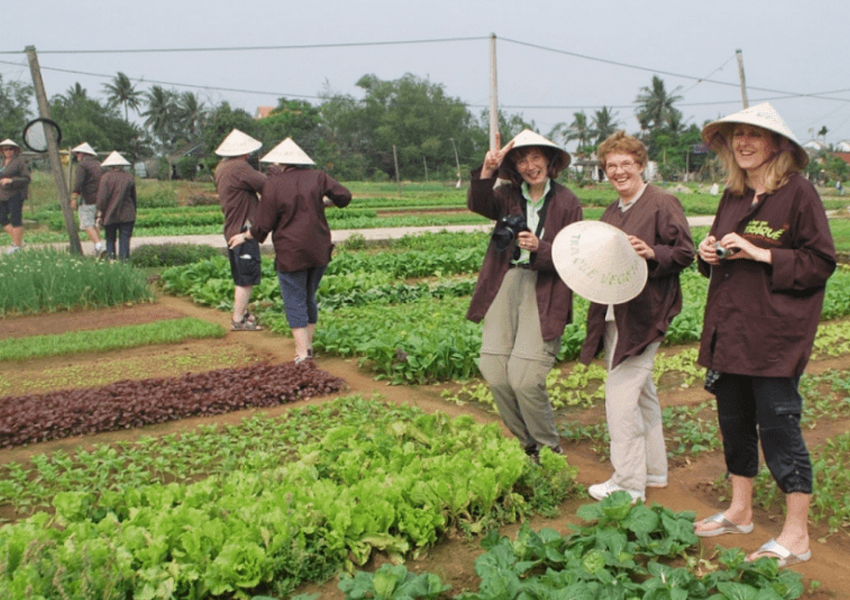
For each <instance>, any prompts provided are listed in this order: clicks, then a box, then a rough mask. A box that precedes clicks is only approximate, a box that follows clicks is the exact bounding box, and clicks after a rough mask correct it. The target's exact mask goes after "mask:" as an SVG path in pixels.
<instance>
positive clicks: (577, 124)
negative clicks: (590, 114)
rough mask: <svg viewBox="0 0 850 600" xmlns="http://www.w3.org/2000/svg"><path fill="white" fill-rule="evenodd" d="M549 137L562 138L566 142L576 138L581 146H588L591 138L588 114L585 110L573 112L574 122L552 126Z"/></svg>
mask: <svg viewBox="0 0 850 600" xmlns="http://www.w3.org/2000/svg"><path fill="white" fill-rule="evenodd" d="M549 137H550V138H551V139H557V138H561V140H562V142H563V143H564V144H566V143H567V142H571V141H573V140H576V141H577V142H578V147H579V148H581V147H582V146H586V145H587V142H588V140H589V139H590V126H589V124H588V122H587V115H586V114H584V111H580V112H575V113H573V122H572V123H570V125H569V126H567V124H566V123H558V124H557V125H555V127H553V128H552V131H551V133H550V134H549Z"/></svg>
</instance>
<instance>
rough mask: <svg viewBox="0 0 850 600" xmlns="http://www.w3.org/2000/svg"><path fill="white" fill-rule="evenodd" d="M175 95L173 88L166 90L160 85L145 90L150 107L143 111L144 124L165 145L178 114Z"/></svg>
mask: <svg viewBox="0 0 850 600" xmlns="http://www.w3.org/2000/svg"><path fill="white" fill-rule="evenodd" d="M174 97H175V92H174V91H173V90H166V89H164V88H163V87H162V86H159V85H155V86H153V87H152V88H151V89H150V90H148V91H147V92H145V102H146V103H147V105H148V109H147V110H146V111H145V112H143V113H141V116H143V117H145V122H144V126H145V127H147V128H148V129H150V130H151V131H152V132H153V134H154V136H156V137H157V138H159V141H160V143H161V144H162V145H163V147H165V146H166V145H167V143H168V141H169V139H170V137H171V136H170V133H171V130H172V129H173V128H174V121H175V118H176V116H177V115H176V113H177V110H176V109H177V103H176V102H175V98H174Z"/></svg>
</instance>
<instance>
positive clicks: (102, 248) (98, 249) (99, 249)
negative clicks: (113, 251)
mask: <svg viewBox="0 0 850 600" xmlns="http://www.w3.org/2000/svg"><path fill="white" fill-rule="evenodd" d="M94 255H95V256H96V257H97V258H103V257H104V256H106V244H104V243H103V242H98V243H96V244H95V245H94Z"/></svg>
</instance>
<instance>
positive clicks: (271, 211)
mask: <svg viewBox="0 0 850 600" xmlns="http://www.w3.org/2000/svg"><path fill="white" fill-rule="evenodd" d="M325 196H327V197H328V198H330V199H331V201H332V202H333V203H334V204H335V205H336V206H338V207H340V208H342V207H344V206H348V204H349V203H350V202H351V192H349V191H348V189H347V188H345V187H344V186H343V185H341V184H340V183H339V182H337V181H336V180H335V179H334V178H333V177H331V176H330V175H328V174H327V173H325V172H324V171H319V170H316V169H300V168H297V169H287V170H283V171H272V172H271V173H270V174H269V178H268V181H267V182H266V185H265V186H263V200H262V202H260V205H259V207H258V208H257V213H256V216H255V220H254V221H253V226H252V227H251V237H254V238H256V239H257V240H258V241H259V242H261V243H262V242H263V241H264V240H265V239H266V236H268V235H269V233H271V234H272V244H273V245H274V252H275V269H276V270H278V271H280V272H282V273H287V272H290V271H300V270H301V269H307V268H310V267H320V266H324V265H327V264H328V263H329V262H330V260H331V252H332V251H333V244H332V243H331V228H330V226H329V225H328V221H327V218H325V204H324V198H325Z"/></svg>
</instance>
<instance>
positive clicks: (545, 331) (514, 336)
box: [466, 129, 582, 458]
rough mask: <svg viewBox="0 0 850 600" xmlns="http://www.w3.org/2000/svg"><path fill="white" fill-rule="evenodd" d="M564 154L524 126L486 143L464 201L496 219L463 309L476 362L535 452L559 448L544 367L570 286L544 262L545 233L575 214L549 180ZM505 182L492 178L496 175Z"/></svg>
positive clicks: (566, 311) (548, 246)
mask: <svg viewBox="0 0 850 600" xmlns="http://www.w3.org/2000/svg"><path fill="white" fill-rule="evenodd" d="M569 164H570V155H569V154H568V153H567V152H566V151H565V150H563V149H561V148H559V147H558V146H556V145H555V144H553V143H552V142H551V141H549V140H547V139H546V138H544V137H543V136H541V135H538V134H536V133H534V132H532V131H529V130H527V129H526V130H525V131H522V132H521V133H520V134H519V135H517V136H516V137H515V138H514V139H513V140H511V141H510V143H508V145H507V146H505V147H504V148H498V147H497V148H496V149H494V150H490V151H489V152H487V154H486V156H485V157H484V164H483V166H482V167H481V168H480V169H477V170H476V171H473V173H472V182H471V184H470V187H469V195H468V198H467V206H468V207H469V209H470V210H472V211H474V212H476V213H478V214H481V215H483V216H485V217H487V218H489V219H492V220H494V221H496V228H495V230H494V232H493V238H492V239H491V241H490V246H489V248H488V249H487V254H486V255H485V257H484V264H483V265H482V266H481V271H480V273H479V276H478V283H477V285H476V286H475V292H474V293H473V296H472V302H471V303H470V306H469V311H468V312H467V315H466V316H467V318H468V319H470V320H472V321H474V322H476V323H477V322H479V321H481V320H483V321H484V326H483V329H482V339H481V356H480V361H479V369H480V370H481V373H482V375H484V378H485V379H486V380H487V383H488V384H489V385H490V391H491V392H492V394H493V400H494V402H495V404H496V407H497V408H498V410H499V415H500V416H501V417H502V420H503V421H504V422H505V425H506V426H507V428H508V429H509V430H510V431H511V433H513V434H514V436H516V438H517V439H518V440H519V442H520V444H522V445H523V447H524V449H525V451H526V453H527V454H528V455H529V456H531V457H532V458H536V457H537V456H538V453H539V451H540V449H541V448H544V447H548V448H550V449H551V450H552V451H553V452H557V453H560V452H561V444H560V437H559V435H558V431H557V429H556V428H555V419H554V416H553V414H552V406H551V404H550V403H549V394H548V393H547V391H546V375H547V374H548V373H549V371H550V370H551V369H552V366H553V365H554V364H555V356H556V355H557V353H558V350H559V348H560V345H561V336H562V335H563V334H564V327H565V326H566V324H567V323H569V322H570V321H572V308H573V297H572V292H571V291H570V289H569V288H568V287H567V286H566V284H565V283H564V282H563V281H561V279H560V277H558V273H557V272H556V270H555V265H554V263H553V262H552V242H553V240H554V239H555V236H556V235H557V233H558V232H559V231H561V229H563V228H564V227H566V226H567V225H569V224H570V223H573V222H575V221H580V220H581V217H582V213H581V205H580V204H579V201H578V198H576V196H575V194H573V193H572V192H571V191H570V190H568V189H567V188H566V187H564V186H563V185H561V184H559V183H558V182H557V181H555V178H556V177H557V176H558V174H559V173H560V172H561V171H562V170H564V169H565V168H566V167H567V166H568V165H569ZM500 172H501V175H502V176H504V177H506V178H508V180H509V181H508V182H505V183H502V184H497V181H498V180H497V175H499V174H500Z"/></svg>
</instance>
